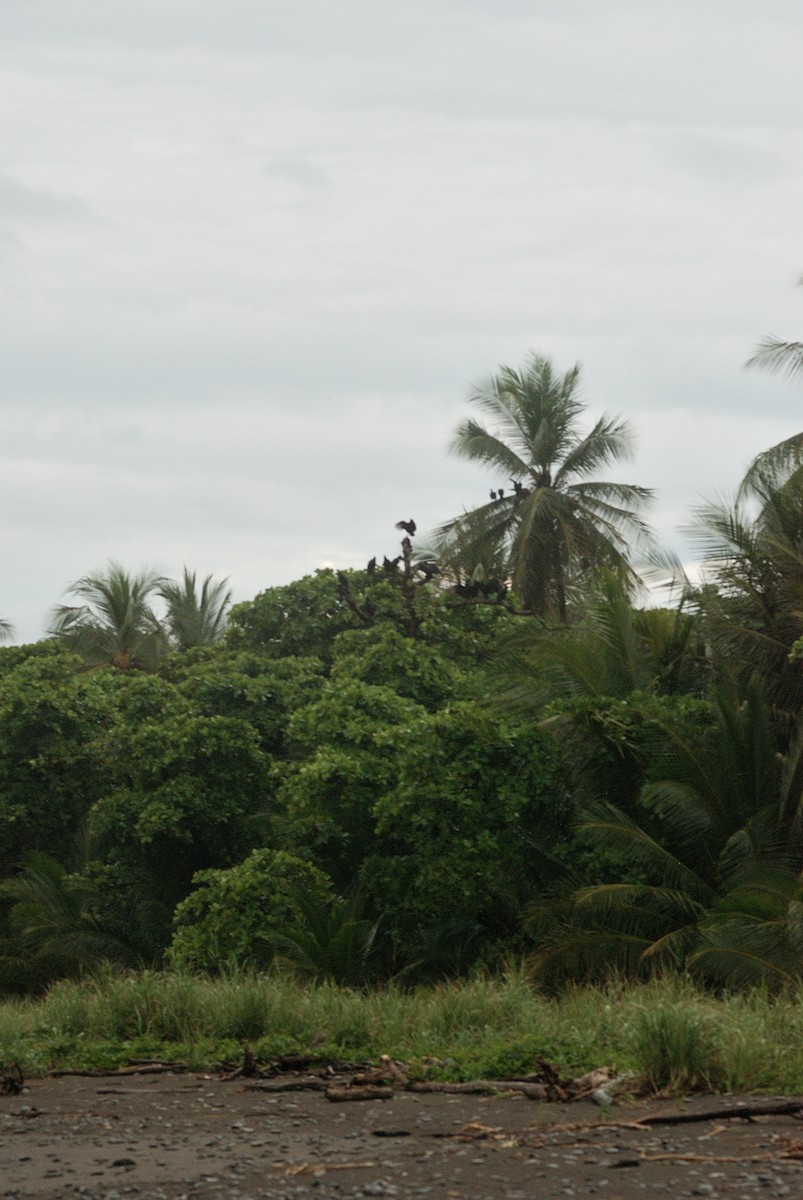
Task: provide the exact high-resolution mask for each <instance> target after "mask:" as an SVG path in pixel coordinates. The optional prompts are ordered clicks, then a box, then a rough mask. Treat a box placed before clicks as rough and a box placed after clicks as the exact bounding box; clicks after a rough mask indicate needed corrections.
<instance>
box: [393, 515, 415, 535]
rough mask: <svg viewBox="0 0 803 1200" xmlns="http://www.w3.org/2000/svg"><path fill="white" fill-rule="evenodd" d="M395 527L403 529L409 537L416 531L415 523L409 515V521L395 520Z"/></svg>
mask: <svg viewBox="0 0 803 1200" xmlns="http://www.w3.org/2000/svg"><path fill="white" fill-rule="evenodd" d="M396 528H397V529H403V530H404V532H405V533H409V535H410V537H412V536H413V534H414V533H415V531H416V523H415V521H414V520H413V518H412V517H410V520H409V521H397V522H396Z"/></svg>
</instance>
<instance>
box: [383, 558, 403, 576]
mask: <svg viewBox="0 0 803 1200" xmlns="http://www.w3.org/2000/svg"><path fill="white" fill-rule="evenodd" d="M400 562H401V555H400V554H397V555H396V557H395V558H388V556H387V554H386V555H385V557H384V558H383V559H382V570H383V571H387V572H388V574H390V572H391V571H395V570H396V568H397V567H398V565H399V563H400Z"/></svg>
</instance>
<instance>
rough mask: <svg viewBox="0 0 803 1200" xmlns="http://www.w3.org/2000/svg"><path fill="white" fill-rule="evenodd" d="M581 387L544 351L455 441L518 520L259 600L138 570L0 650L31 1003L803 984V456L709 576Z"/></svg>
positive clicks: (115, 569) (15, 902) (11, 960)
mask: <svg viewBox="0 0 803 1200" xmlns="http://www.w3.org/2000/svg"><path fill="white" fill-rule="evenodd" d="M796 355H797V356H798V357H797V359H796V358H795V356H796ZM756 357H757V359H758V361H759V365H764V366H769V367H779V368H787V369H788V368H790V366H791V367H792V368H793V367H794V366H795V365H796V362H797V361H799V358H800V347H799V346H798V345H797V344H796V343H793V344H782V343H778V344H766V345H765V346H764V347H763V348H762V349H761V350H760V351H759V352H758V355H757V356H756ZM579 379H580V370H579V367H574V368H572V369H570V370H568V371H566V372H561V371H560V370H559V369H558V368H557V367H556V366H555V365H554V364H553V363H552V362H551V361H550V360H548V359H546V358H543V357H541V356H538V355H536V354H533V355H530V356H529V357H528V358H527V359H526V360H525V361H524V362H523V364H522V365H521V367H520V368H516V369H514V368H510V367H501V368H500V369H499V370H498V371H497V372H496V373H495V374H494V375H493V376H491V377H490V378H489V379H488V380H486V381H484V382H482V383H481V384H479V385H478V386H477V387H475V388H474V389H473V390H472V391H471V393H470V394H469V397H468V410H469V415H468V416H467V417H466V419H465V420H464V421H463V422H462V424H461V425H460V426H459V428H458V429H457V430H456V432H455V435H454V441H453V445H452V450H453V452H454V453H455V454H458V455H460V456H462V457H464V458H466V459H468V460H470V461H472V462H473V463H475V464H476V465H477V469H478V488H482V487H483V477H484V487H485V491H484V495H485V496H487V499H484V500H483V502H482V503H480V504H478V506H477V507H475V508H474V509H473V510H471V511H467V512H463V513H461V514H459V515H457V516H454V517H452V518H451V519H448V520H446V521H445V522H444V524H443V525H442V526H441V527H440V528H438V529H435V530H432V531H423V530H420V529H418V528H417V526H416V522H415V520H414V517H412V516H407V515H406V514H390V517H389V521H388V534H389V536H388V544H387V546H385V547H381V548H379V553H378V555H377V556H376V557H373V558H371V560H370V561H369V562H367V563H366V565H365V567H364V568H362V569H358V570H357V569H350V570H342V571H338V570H329V569H325V570H323V569H322V570H319V571H317V572H316V573H315V574H314V575H312V576H308V577H306V578H303V579H300V580H297V581H295V582H292V583H289V584H287V585H286V586H281V587H271V588H268V589H267V590H265V591H263V592H262V593H260V594H259V595H257V596H256V597H255V598H254V599H253V600H251V601H248V602H245V603H240V604H237V605H234V606H232V605H231V603H230V601H231V596H230V592H229V591H228V589H227V583H226V581H221V580H219V579H216V578H215V577H214V576H211V575H210V576H206V577H205V578H203V579H200V578H199V577H198V576H197V574H196V572H195V571H194V570H193V569H192V568H191V567H189V566H188V567H185V569H184V572H183V577H182V578H181V579H180V580H179V581H175V580H170V579H166V578H163V577H161V576H160V575H158V574H157V573H156V572H152V571H149V570H142V569H138V570H132V569H130V568H129V567H128V566H126V565H124V564H123V563H121V562H120V561H117V560H112V561H110V562H109V563H107V564H106V565H105V566H102V567H96V568H94V569H93V570H92V571H91V572H90V573H89V574H86V575H84V576H83V577H81V578H79V579H77V580H76V581H75V582H73V583H71V584H70V585H69V586H68V588H67V592H66V598H67V603H62V604H60V605H58V606H57V607H55V608H54V609H53V612H52V617H51V622H50V626H49V628H48V630H47V635H46V636H45V637H43V639H42V640H41V641H38V642H36V643H34V644H30V645H24V646H16V645H11V644H7V645H4V646H3V647H2V648H0V993H2V995H3V998H4V1000H5V1001H6V1002H7V1004H8V1005H10V1006H13V1005H20V1004H28V1003H30V1004H34V1003H40V1004H41V1003H44V1004H48V1003H50V1004H51V1005H53V1004H56V1003H57V1001H58V997H59V996H61V998H62V1001H64V998H65V997H66V996H67V995H68V994H73V993H71V992H70V990H69V989H71V988H75V987H78V988H79V989H80V988H82V987H83V988H84V989H85V995H86V994H88V992H87V991H86V989H89V990H91V989H92V988H98V987H100V986H101V984H100V983H99V982H98V981H99V980H101V981H102V980H103V979H105V980H106V985H108V986H109V987H111V986H112V984H111V983H109V981H110V980H111V981H112V983H113V981H115V980H117V981H118V983H114V987H118V988H119V986H122V985H120V984H119V981H120V980H128V981H129V982H128V984H127V985H126V986H128V987H129V990H130V989H132V988H134V987H135V986H137V985H136V980H137V979H139V980H147V979H150V980H154V979H157V978H158V979H161V980H163V981H164V980H173V981H174V983H173V984H171V985H170V986H176V985H175V981H176V980H184V981H185V982H186V985H187V986H189V981H190V980H194V981H195V983H196V985H197V986H200V985H201V983H203V986H205V987H206V986H213V984H214V981H215V980H217V981H218V982H219V984H220V986H221V987H222V988H224V989H225V988H226V987H228V988H231V986H233V984H232V981H233V980H241V981H242V980H251V981H254V980H256V979H259V978H264V979H267V980H272V981H274V983H275V981H276V980H281V979H285V980H287V981H288V986H289V987H291V988H293V989H296V991H295V992H293V995H295V996H296V1001H295V1002H293V1004H290V1005H289V1008H293V1007H294V1005H295V1008H296V1010H297V1009H298V1005H299V1004H300V1003H301V1001H300V1000H299V999H298V998H299V997H301V996H304V995H306V996H310V995H312V994H313V992H314V991H315V989H318V993H319V992H320V989H322V988H323V989H334V991H332V992H331V994H332V995H334V994H338V995H341V996H349V997H352V998H354V997H355V996H359V995H360V994H362V995H363V998H364V1003H365V1004H366V1005H367V1004H368V1003H369V1000H370V997H373V998H374V999H373V1000H372V1001H370V1002H371V1003H377V1002H378V997H380V996H381V995H385V996H386V997H387V996H388V995H393V996H395V997H396V1003H397V1004H399V1005H400V1004H402V1002H403V998H404V996H406V995H409V994H412V993H414V992H416V991H417V990H419V991H420V989H425V990H426V989H435V990H436V991H437V990H438V989H441V992H443V989H444V988H446V989H447V992H448V989H449V988H450V987H454V988H456V989H457V991H456V992H455V993H454V994H455V995H459V994H462V995H464V996H465V995H467V994H468V993H466V992H465V989H469V991H470V989H471V988H472V987H475V988H477V987H481V986H485V985H486V984H488V985H489V986H490V984H489V983H488V981H492V980H493V979H499V980H503V979H507V980H508V981H510V980H511V979H513V980H514V982H513V983H510V982H509V983H508V986H510V987H513V988H514V990H515V991H516V995H517V996H518V997H519V999H518V1000H517V1003H521V1004H524V1001H523V1000H522V999H521V996H522V995H523V992H522V989H524V990H525V991H526V992H527V994H531V995H534V996H538V997H541V1001H539V1002H543V1003H545V1004H551V1003H553V1002H558V1003H559V1002H560V998H561V997H563V998H564V1000H565V999H566V998H567V997H571V996H574V1003H578V1000H577V996H578V994H579V993H578V989H581V990H582V989H583V988H588V989H590V991H591V992H594V993H595V994H596V995H598V996H602V997H604V998H605V999H604V1003H603V1008H604V1006H605V1005H607V1006H608V1009H610V1002H611V1001H610V998H611V996H615V995H618V996H619V997H620V998H621V997H623V996H625V995H628V996H631V995H632V994H634V993H633V992H632V991H630V990H628V989H633V988H635V989H637V990H638V989H643V994H644V995H646V994H648V993H649V992H650V989H651V988H652V989H654V988H659V989H660V988H661V987H664V988H666V987H668V988H669V989H670V992H671V993H672V995H674V996H675V999H676V1000H677V996H678V995H685V996H686V997H687V999H688V995H690V994H693V995H694V996H698V997H699V996H702V997H703V998H710V1000H711V1001H712V1002H713V1001H715V1000H719V1001H722V1000H723V998H725V999H727V998H731V1000H732V999H733V997H738V996H740V995H741V996H742V997H748V996H751V995H754V994H755V989H759V991H760V992H761V994H762V995H763V996H764V997H765V999H766V1002H767V1003H770V1002H771V1001H772V999H773V997H776V998H782V997H783V996H787V997H788V996H790V995H793V994H797V989H798V987H800V986H801V983H803V883H802V882H801V871H803V721H801V714H803V434H800V435H798V436H796V437H793V438H790V439H789V440H787V441H785V442H783V443H781V444H779V445H776V446H772V447H769V448H757V454H756V457H755V460H754V461H753V463H752V465H751V466H750V468H749V470H748V471H747V474H746V475H745V477H744V479H743V480H742V481H741V483H740V485H739V487H738V490H737V491H736V492H735V494H734V496H733V497H732V499H730V500H727V501H726V500H717V501H714V500H712V501H711V502H710V503H705V504H701V505H700V506H699V507H698V509H697V510H696V511H694V512H692V513H690V514H689V517H688V526H689V530H690V532H691V533H692V535H693V537H694V539H695V544H696V547H697V549H698V562H697V563H696V564H695V567H694V569H693V570H691V569H690V568H688V567H687V568H686V569H684V568H683V566H682V565H681V564H680V563H679V562H677V561H675V560H674V559H673V557H672V555H671V554H670V553H668V552H667V551H666V549H665V548H664V547H662V546H661V545H659V544H658V543H657V540H656V538H655V536H654V535H653V534H652V532H651V530H650V527H649V521H648V510H649V502H650V498H651V494H650V491H649V489H648V488H646V487H637V486H634V485H632V484H625V483H619V482H616V477H617V472H616V468H617V465H618V464H619V463H620V462H622V461H623V460H625V459H627V458H628V457H629V455H630V452H631V447H632V441H631V429H630V426H629V424H628V423H627V422H626V421H625V420H623V419H621V418H620V417H618V416H603V417H600V418H599V419H598V420H596V422H591V421H590V420H589V419H588V417H587V412H586V407H585V405H584V404H583V403H582V402H581V400H580V399H579ZM396 516H402V517H403V518H404V519H402V520H400V521H399V522H398V523H397V524H396V529H395V530H394V528H393V526H394V521H393V520H392V519H390V518H395V517H396ZM0 628H2V632H3V633H4V634H5V635H6V641H10V635H11V634H12V631H11V630H10V628H9V627H8V625H7V623H6V624H3V625H2V627H0ZM76 981H77V982H76ZM472 981H473V982H472ZM482 981H485V982H484V983H483V982H482ZM667 981H668V982H667ZM104 986H105V985H104ZM165 986H167V984H165ZM243 986H245V985H244V984H243ZM271 986H273V983H272V984H271ZM499 986H500V987H502V986H503V985H502V984H501V983H500V985H499ZM461 988H462V989H464V991H462V992H461V991H460V989H461ZM298 989H300V990H298ZM595 989H596V991H595ZM617 989H618V990H617ZM672 989H675V990H674V991H672ZM678 989H679V990H678ZM684 989H686V991H684ZM689 989H691V991H690V992H689ZM640 994H641V993H640ZM26 998H27V999H26ZM37 998H38V999H37ZM351 1002H352V1001H351V1000H349V1001H348V1003H351ZM344 1003H345V1001H344ZM465 1003H466V1004H468V1005H469V1007H470V1004H469V1001H468V1000H466V1001H465ZM601 1003H602V1002H601ZM623 1003H624V1001H623ZM745 1003H747V1000H745ZM8 1011H11V1010H10V1009H9V1010H8ZM288 1011H289V1010H288ZM296 1017H297V1018H298V1013H297V1012H296ZM288 1019H289V1018H288ZM298 1019H300V1018H298ZM88 1020H89V1018H88V1017H85V1023H86V1021H88ZM266 1020H267V1018H266ZM315 1020H317V1021H320V1022H323V1024H324V1026H326V1018H325V1017H324V1016H320V1017H317V1018H315ZM455 1020H458V1018H457V1017H455ZM403 1023H404V1022H402V1024H403ZM234 1024H235V1025H236V1022H234ZM260 1029H262V1026H260V1025H259V1022H257V1028H255V1030H254V1031H253V1032H254V1033H255V1034H257V1033H259V1030H260ZM314 1033H315V1031H314V1030H313V1028H312V1026H310V1028H309V1029H308V1030H306V1032H305V1033H304V1036H305V1037H307V1036H308V1037H314ZM73 1035H75V1036H77V1030H76V1029H73V1031H72V1034H71V1036H73ZM110 1036H111V1035H110ZM198 1036H200V1034H199V1035H198ZM299 1036H300V1035H299ZM324 1036H326V1037H328V1036H329V1034H328V1033H326V1032H325V1034H324ZM302 1040H303V1039H302ZM0 1049H2V1047H0ZM580 1057H582V1056H580ZM591 1065H593V1063H592V1064H591ZM484 1069H485V1070H490V1069H492V1067H490V1066H488V1064H485V1068H484Z"/></svg>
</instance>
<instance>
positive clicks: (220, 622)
mask: <svg viewBox="0 0 803 1200" xmlns="http://www.w3.org/2000/svg"><path fill="white" fill-rule="evenodd" d="M227 583H228V580H227V579H222V580H220V581H219V582H217V583H216V582H215V581H214V580H213V578H212V576H211V575H207V576H206V578H205V579H204V581H203V583H202V584H201V590H200V592H199V591H198V585H197V583H196V578H195V572H194V571H190V570H189V569H188V568H187V567H185V568H184V573H183V577H182V580H181V583H173V581H172V580H162V581H161V583H160V584H159V586H158V587H157V589H156V590H157V592H158V594H159V595H160V596H161V597H162V599H163V600H164V601H165V602H166V604H167V617H166V619H165V623H166V625H167V629H168V632H169V634H170V638H171V640H172V642H173V644H174V645H175V646H176V648H177V649H179V650H189V649H190V647H192V646H211V645H214V643H215V642H219V641H220V639H221V638H222V636H223V632H224V630H225V628H226V612H227V610H228V608H229V605H230V604H231V591H230V590H229V591H226V590H225V588H226V584H227Z"/></svg>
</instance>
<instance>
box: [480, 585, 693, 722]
mask: <svg viewBox="0 0 803 1200" xmlns="http://www.w3.org/2000/svg"><path fill="white" fill-rule="evenodd" d="M497 678H501V680H502V681H503V682H504V684H505V685H506V688H505V690H504V691H503V693H502V698H503V699H504V701H505V702H506V703H507V704H508V705H509V706H510V707H512V708H513V709H514V710H515V711H517V712H519V713H520V714H522V715H524V716H528V717H532V718H535V719H539V717H540V716H541V715H542V710H543V707H544V705H545V704H549V703H551V702H552V701H554V700H572V699H574V698H578V697H585V698H589V699H593V698H601V697H615V698H617V699H621V700H626V699H628V698H629V697H630V696H631V694H632V693H633V692H639V693H648V694H651V695H656V696H662V695H676V694H679V693H693V692H699V691H700V690H701V687H702V685H703V682H704V678H705V660H704V654H703V648H702V646H701V644H700V638H699V629H698V619H697V617H696V616H695V615H693V614H692V613H689V612H686V611H684V609H683V606H682V605H681V606H680V607H678V608H677V609H676V610H672V609H668V608H646V609H639V608H635V607H634V606H633V604H632V603H631V600H630V597H629V596H628V594H627V589H626V587H625V586H624V584H623V582H622V580H621V578H619V577H618V576H617V575H614V574H612V573H610V572H607V573H605V572H603V573H601V574H600V576H599V578H598V579H596V580H595V584H594V588H593V591H592V592H591V594H590V595H589V596H588V598H587V600H586V604H585V606H584V609H583V612H582V616H581V617H580V619H579V620H577V621H576V622H575V623H573V624H572V625H571V626H568V627H567V628H566V629H562V630H543V629H541V628H539V627H535V628H533V627H532V623H531V622H528V623H525V624H522V625H520V626H519V627H517V628H515V629H514V631H513V633H512V634H511V635H510V636H509V637H508V638H507V639H506V641H505V642H504V643H503V646H502V654H501V656H500V663H499V667H498V673H497Z"/></svg>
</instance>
